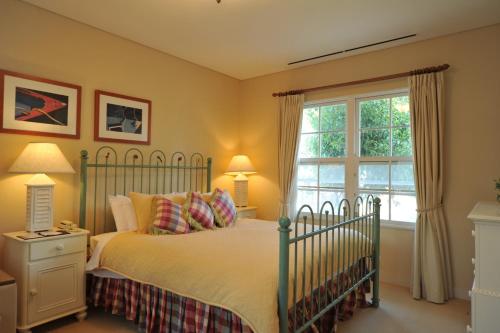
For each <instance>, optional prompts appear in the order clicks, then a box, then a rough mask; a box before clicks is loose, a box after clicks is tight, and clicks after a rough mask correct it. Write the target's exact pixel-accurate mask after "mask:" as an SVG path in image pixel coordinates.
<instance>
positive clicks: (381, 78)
mask: <svg viewBox="0 0 500 333" xmlns="http://www.w3.org/2000/svg"><path fill="white" fill-rule="evenodd" d="M448 68H450V65H448V64H444V65H439V66H433V67H425V68H420V69H415V70H412V71H409V72H403V73H397V74H391V75H384V76H378V77H372V78H370V79H363V80H357V81H350V82H342V83H335V84H330V85H327V86H321V87H313V88H306V89H296V90H289V91H283V92H277V93H273V97H279V96H287V95H298V94H303V93H307V92H311V91H317V90H325V89H333V88H340V87H347V86H353V85H357V84H363V83H371V82H377V81H385V80H392V79H397V78H401V77H406V76H411V75H417V74H426V73H435V72H441V71H445V70H447V69H448Z"/></svg>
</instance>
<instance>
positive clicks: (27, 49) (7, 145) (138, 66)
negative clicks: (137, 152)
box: [0, 0, 239, 261]
mask: <svg viewBox="0 0 500 333" xmlns="http://www.w3.org/2000/svg"><path fill="white" fill-rule="evenodd" d="M0 68H1V69H6V70H12V71H16V72H22V73H27V74H31V75H35V76H40V77H44V78H50V79H54V80H59V81H62V82H68V83H74V84H78V85H81V86H82V125H81V129H82V131H81V139H80V140H71V139H54V138H48V137H31V136H26V135H14V134H0V147H1V158H0V198H1V200H0V212H2V216H1V217H0V233H2V232H7V231H15V230H22V229H23V228H24V216H25V202H26V200H25V195H26V190H25V187H24V185H23V183H24V182H25V181H26V180H28V179H29V177H30V176H28V175H14V174H9V173H7V170H8V168H9V167H10V165H11V164H12V162H13V161H14V160H15V158H16V157H17V156H18V154H19V153H20V152H21V150H22V149H23V148H24V147H25V145H26V144H27V143H28V142H30V141H39V142H40V141H42V142H43V141H49V142H55V143H57V144H58V145H59V147H60V148H61V150H62V151H63V153H64V154H65V155H66V157H67V158H68V160H69V161H70V162H71V164H72V165H73V167H74V168H75V169H76V170H78V167H79V153H80V150H81V149H88V150H89V151H90V153H91V154H92V153H93V152H95V150H96V148H97V147H98V146H101V145H102V144H101V143H96V142H94V141H93V114H94V95H93V94H94V90H95V89H103V90H108V91H113V92H117V93H121V94H125V95H130V96H136V97H141V98H146V99H150V100H152V103H153V104H152V110H153V113H152V118H153V119H152V120H153V121H152V129H151V130H152V144H151V146H147V147H144V149H145V150H147V151H152V150H153V149H162V150H164V151H166V152H173V151H185V152H188V153H191V152H196V151H199V152H201V153H203V154H205V156H212V157H213V159H214V170H213V176H214V178H215V185H220V186H224V187H229V188H231V187H232V182H231V181H232V179H231V177H228V176H221V175H222V173H223V170H224V168H225V167H226V166H227V164H228V163H229V160H230V158H231V156H232V155H233V154H234V153H235V152H236V150H237V148H238V140H239V137H238V128H237V126H235V124H237V123H238V122H237V106H238V104H237V99H238V91H239V81H238V80H235V79H232V78H230V77H228V76H225V75H222V74H219V73H216V72H214V71H211V70H208V69H206V68H203V67H200V66H197V65H194V64H191V63H189V62H186V61H184V60H181V59H178V58H175V57H172V56H169V55H166V54H164V53H161V52H157V51H155V50H152V49H150V48H147V47H144V46H141V45H139V44H136V43H133V42H130V41H127V40H124V39H121V38H119V37H115V36H113V35H110V34H108V33H104V32H102V31H100V30H97V29H94V28H91V27H89V26H86V25H83V24H80V23H77V22H74V21H72V20H69V19H66V18H63V17H61V16H58V15H55V14H52V13H50V12H48V11H45V10H42V9H39V8H37V7H33V6H31V5H28V4H25V3H23V2H20V1H13V0H0ZM113 146H116V147H118V150H119V151H123V150H125V149H127V148H130V147H131V146H130V145H123V144H114V145H113ZM50 176H51V177H52V178H53V179H54V180H55V181H56V183H57V185H56V188H55V206H54V209H55V212H54V213H55V219H54V221H55V222H56V223H57V222H58V221H60V220H62V219H70V220H73V221H77V218H78V214H77V209H78V200H79V198H78V193H77V191H78V187H79V186H78V184H79V183H78V174H76V175H50ZM2 242H3V240H2V237H0V251H1V248H2V246H3V244H2ZM0 258H1V253H0ZM0 261H1V259H0Z"/></svg>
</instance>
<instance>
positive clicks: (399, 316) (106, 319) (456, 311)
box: [33, 284, 470, 333]
mask: <svg viewBox="0 0 500 333" xmlns="http://www.w3.org/2000/svg"><path fill="white" fill-rule="evenodd" d="M469 322H470V317H469V302H466V301H462V300H453V301H451V302H448V303H447V304H444V305H437V304H431V303H427V302H424V301H415V300H413V299H412V298H411V296H410V293H409V291H408V290H407V289H405V288H401V287H396V286H391V285H387V284H382V288H381V302H380V307H379V308H378V309H373V308H368V309H360V310H357V311H356V312H355V314H354V319H352V320H349V321H346V322H343V323H340V325H339V332H340V333H346V332H347V333H417V332H418V333H434V332H436V333H458V332H460V333H461V332H465V326H466V325H467V323H469ZM33 332H34V333H42V332H43V333H45V332H54V333H87V332H88V333H104V332H113V333H128V332H137V328H136V326H135V325H134V324H133V323H131V322H128V321H126V320H125V319H122V318H120V317H118V316H113V315H111V314H109V313H105V312H102V311H96V310H91V311H90V312H89V316H88V318H87V320H85V321H83V322H81V323H79V322H78V321H76V319H75V318H74V317H67V318H63V319H60V320H57V321H54V322H52V323H49V324H46V325H43V326H39V327H37V328H36V329H34V330H33Z"/></svg>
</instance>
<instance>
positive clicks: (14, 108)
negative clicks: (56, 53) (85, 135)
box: [0, 70, 82, 139]
mask: <svg viewBox="0 0 500 333" xmlns="http://www.w3.org/2000/svg"><path fill="white" fill-rule="evenodd" d="M81 90H82V88H81V87H80V86H77V85H74V84H69V83H63V82H58V81H54V80H48V79H43V78H39V77H35V76H31V75H25V74H19V73H14V72H9V71H3V70H0V132H6V133H16V134H29V135H42V136H56V137H65V138H73V139H78V138H80V105H81Z"/></svg>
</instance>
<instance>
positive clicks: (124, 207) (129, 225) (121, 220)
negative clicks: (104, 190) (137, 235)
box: [108, 195, 137, 231]
mask: <svg viewBox="0 0 500 333" xmlns="http://www.w3.org/2000/svg"><path fill="white" fill-rule="evenodd" d="M108 199H109V205H110V206H111V212H112V213H113V218H114V219H115V225H116V231H136V230H137V218H136V217H135V210H134V205H133V204H132V200H130V198H129V197H126V196H123V195H116V196H115V195H110V196H108Z"/></svg>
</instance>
